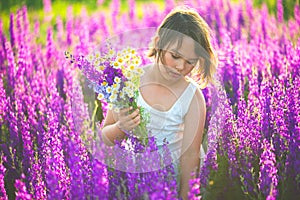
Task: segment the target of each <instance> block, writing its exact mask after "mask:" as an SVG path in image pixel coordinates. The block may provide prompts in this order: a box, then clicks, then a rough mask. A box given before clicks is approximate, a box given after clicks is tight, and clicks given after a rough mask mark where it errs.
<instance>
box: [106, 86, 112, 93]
mask: <svg viewBox="0 0 300 200" xmlns="http://www.w3.org/2000/svg"><path fill="white" fill-rule="evenodd" d="M111 91H112V89H111V87H110V86H107V88H106V92H107V93H109V94H110V93H111Z"/></svg>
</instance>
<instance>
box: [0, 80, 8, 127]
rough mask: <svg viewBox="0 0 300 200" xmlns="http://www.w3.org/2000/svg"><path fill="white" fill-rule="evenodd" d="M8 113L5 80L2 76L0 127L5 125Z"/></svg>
mask: <svg viewBox="0 0 300 200" xmlns="http://www.w3.org/2000/svg"><path fill="white" fill-rule="evenodd" d="M7 111H8V100H7V97H6V93H5V88H4V85H3V79H2V77H1V76H0V116H1V117H0V118H1V120H0V126H2V124H4V123H5V121H4V120H5V119H6V115H7Z"/></svg>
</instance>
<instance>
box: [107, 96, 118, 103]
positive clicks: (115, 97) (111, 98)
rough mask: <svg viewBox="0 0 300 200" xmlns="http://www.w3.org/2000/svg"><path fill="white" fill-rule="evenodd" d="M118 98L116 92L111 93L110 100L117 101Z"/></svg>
mask: <svg viewBox="0 0 300 200" xmlns="http://www.w3.org/2000/svg"><path fill="white" fill-rule="evenodd" d="M116 100H117V95H116V94H112V95H110V97H109V101H110V102H115V101H116Z"/></svg>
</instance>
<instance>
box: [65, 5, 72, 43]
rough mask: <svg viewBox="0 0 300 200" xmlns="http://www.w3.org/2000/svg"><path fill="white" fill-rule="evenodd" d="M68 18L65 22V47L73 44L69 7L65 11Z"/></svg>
mask: <svg viewBox="0 0 300 200" xmlns="http://www.w3.org/2000/svg"><path fill="white" fill-rule="evenodd" d="M67 13H68V18H67V22H66V32H67V45H68V46H70V45H71V44H72V42H73V39H72V36H73V23H74V22H73V8H72V6H69V7H68V9H67Z"/></svg>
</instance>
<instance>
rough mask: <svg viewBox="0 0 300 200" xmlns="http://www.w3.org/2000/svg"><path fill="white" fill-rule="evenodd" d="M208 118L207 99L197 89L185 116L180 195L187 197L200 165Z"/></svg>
mask: <svg viewBox="0 0 300 200" xmlns="http://www.w3.org/2000/svg"><path fill="white" fill-rule="evenodd" d="M205 119H206V106H205V99H204V96H203V94H202V92H201V91H200V90H197V91H196V94H195V96H194V97H193V100H192V102H191V105H190V108H189V111H188V113H187V115H186V117H185V124H184V134H183V141H182V156H181V158H180V166H181V175H180V176H181V177H180V196H181V197H182V198H183V199H187V197H188V196H187V195H188V191H189V180H190V179H191V173H192V172H196V170H197V169H198V167H199V166H200V165H199V164H200V158H199V154H200V146H201V143H202V136H203V131H204V125H205Z"/></svg>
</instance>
